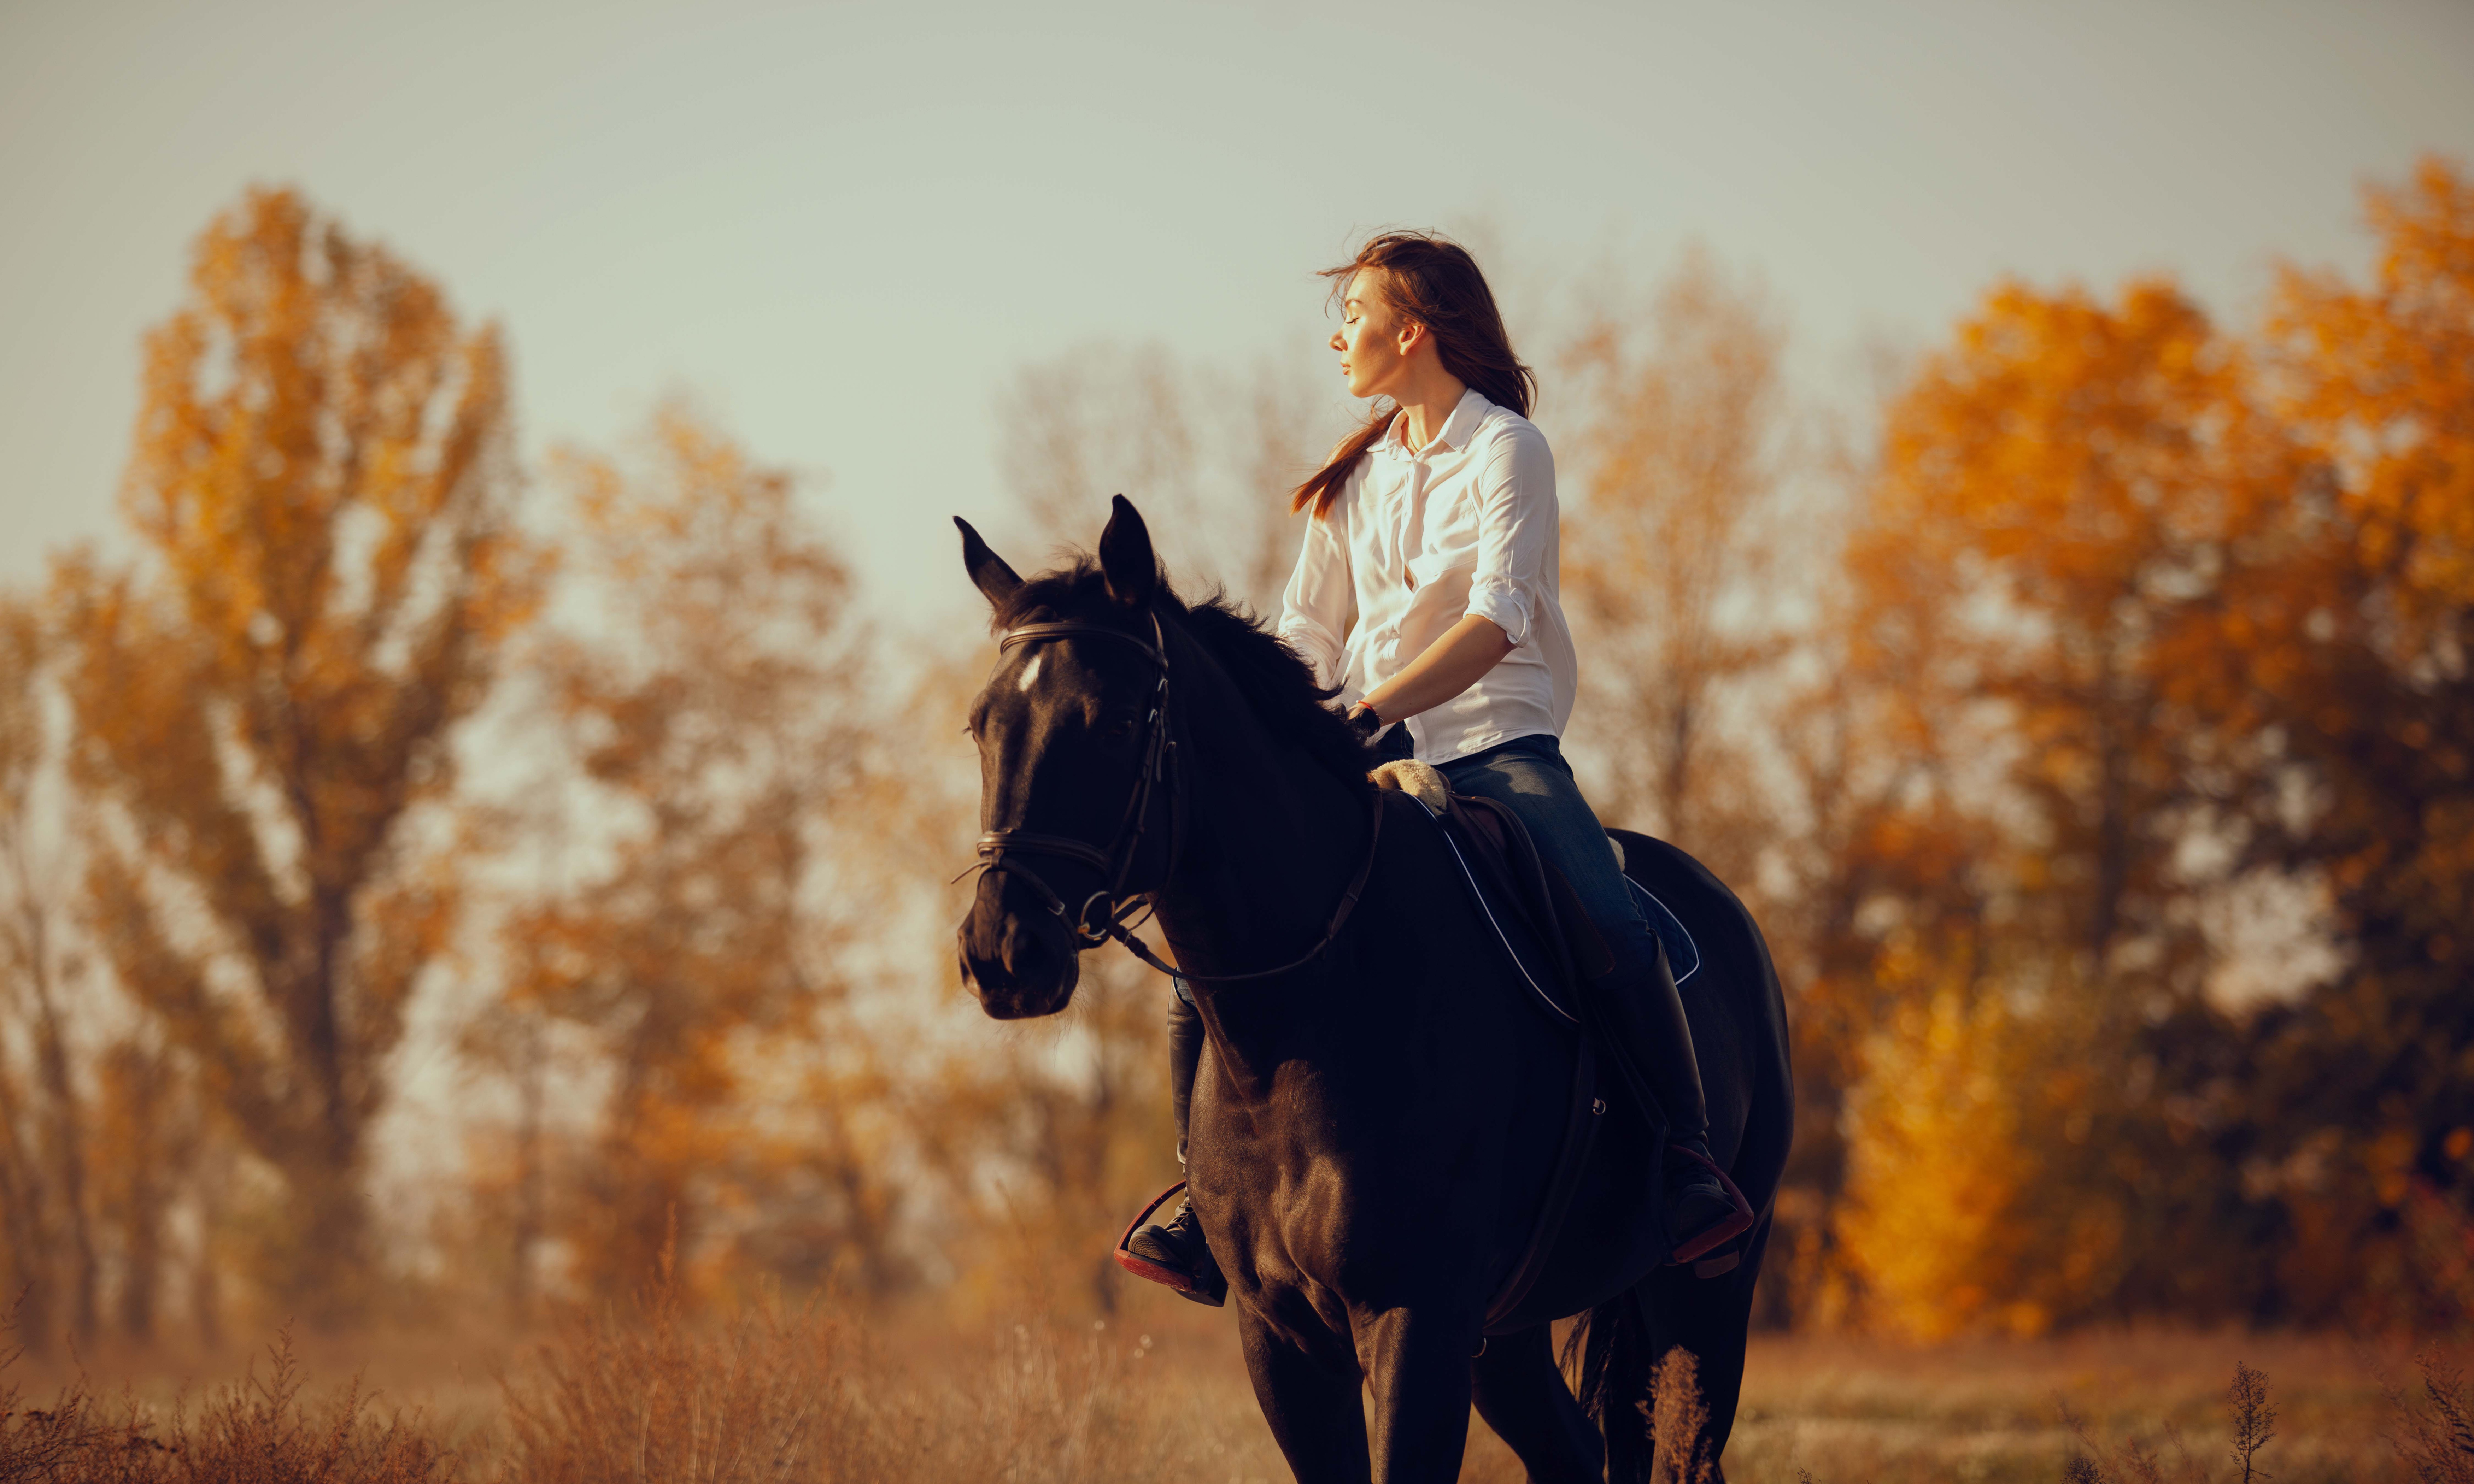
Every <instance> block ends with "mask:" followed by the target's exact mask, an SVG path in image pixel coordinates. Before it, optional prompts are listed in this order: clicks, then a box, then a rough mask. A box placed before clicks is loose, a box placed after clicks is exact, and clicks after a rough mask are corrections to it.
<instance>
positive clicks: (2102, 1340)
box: [0, 1294, 2474, 1484]
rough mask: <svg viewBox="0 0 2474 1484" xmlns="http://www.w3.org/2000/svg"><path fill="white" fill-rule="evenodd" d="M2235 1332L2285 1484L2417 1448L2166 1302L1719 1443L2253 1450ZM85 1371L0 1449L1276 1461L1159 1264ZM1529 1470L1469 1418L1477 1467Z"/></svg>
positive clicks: (908, 1472) (46, 1393)
mask: <svg viewBox="0 0 2474 1484" xmlns="http://www.w3.org/2000/svg"><path fill="white" fill-rule="evenodd" d="M2237 1361H2243V1362H2246V1363H2248V1364H2249V1365H2251V1366H2253V1367H2255V1368H2257V1369H2258V1370H2260V1371H2262V1372H2264V1373H2266V1375H2267V1377H2268V1388H2269V1400H2270V1401H2271V1402H2272V1403H2273V1405H2274V1406H2275V1407H2276V1409H2277V1410H2276V1414H2275V1418H2274V1422H2273V1428H2274V1437H2273V1439H2272V1440H2271V1441H2270V1442H2269V1443H2268V1446H2267V1447H2266V1448H2265V1449H2264V1450H2263V1451H2261V1453H2260V1454H2259V1458H2258V1462H2259V1465H2260V1466H2261V1468H2263V1469H2264V1470H2266V1471H2267V1472H2268V1473H2269V1474H2271V1475H2272V1476H2273V1477H2274V1478H2275V1479H2276V1480H2277V1481H2278V1484H2316V1481H2323V1480H2326V1481H2334V1480H2364V1481H2372V1480H2388V1479H2398V1480H2405V1479H2413V1478H2415V1477H2417V1473H2416V1472H2415V1471H2414V1470H2413V1469H2412V1468H2410V1467H2408V1466H2407V1465H2406V1464H2404V1463H2403V1462H2402V1461H2401V1460H2400V1459H2399V1456H2398V1453H2397V1450H2396V1449H2395V1448H2393V1447H2392V1446H2391V1444H2390V1442H2389V1438H2390V1437H2392V1436H2393V1437H2401V1438H2406V1439H2407V1441H2409V1442H2411V1437H2410V1431H2409V1429H2410V1426H2411V1421H2410V1420H2411V1418H2412V1417H2414V1416H2421V1417H2425V1418H2429V1417H2431V1416H2432V1413H2431V1410H2430V1406H2429V1402H2428V1400H2427V1399H2425V1398H2424V1397H2423V1394H2422V1378H2421V1376H2420V1375H2419V1373H2418V1372H2417V1370H2416V1368H2415V1364H2414V1361H2413V1355H2412V1354H2411V1353H2410V1352H2408V1351H2407V1350H2406V1349H2404V1348H2402V1347H2395V1346H2379V1345H2363V1344H2355V1343H2350V1342H2347V1341H2344V1340H2341V1339H2334V1338H2320V1337H2311V1336H2289V1335H2237V1334H2197V1333H2190V1332H2177V1331H2153V1332H2150V1331H2122V1332H2113V1333H2101V1334H2097V1333H2090V1334H2079V1335H2074V1336H2071V1337H2067V1338H2062V1339H2055V1340H2045V1341H1981V1342H1972V1343H1967V1344H1958V1345H1951V1346H1946V1347H1940V1348H1933V1349H1908V1348H1901V1347H1894V1346H1886V1345H1880V1344H1875V1343H1871V1342H1865V1341H1858V1340H1852V1339H1820V1338H1801V1337H1790V1336H1781V1337H1766V1338H1763V1339H1761V1340H1759V1341H1758V1344H1757V1347H1756V1349H1755V1352H1754V1355H1753V1360H1752V1364H1751V1368H1750V1373H1749V1376H1748V1379H1747V1384H1746V1388H1745V1397H1746V1404H1745V1411H1744V1414H1743V1416H1742V1418H1741V1420H1740V1422H1739V1424H1738V1426H1737V1428H1736V1432H1735V1437H1734V1444H1733V1445H1732V1447H1731V1448H1729V1450H1728V1454H1727V1459H1726V1462H1727V1469H1728V1474H1729V1477H1731V1478H1733V1479H1734V1480H1737V1481H1739V1484H1740V1481H1752V1484H1765V1481H1778V1484H1789V1481H1796V1480H1800V1479H1805V1478H1809V1479H1810V1480H1812V1481H1814V1484H1873V1481H1892V1480H1896V1481H1901V1484H1909V1481H1913V1484H1931V1481H1939V1480H1953V1481H1956V1480H1985V1481H2006V1480H2019V1481H2026V1480H2037V1481H2062V1480H2066V1479H2067V1480H2072V1481H2074V1484H2087V1481H2097V1480H2107V1481H2110V1480H2119V1481H2122V1484H2148V1481H2197V1480H2210V1481H2214V1480H2227V1481H2232V1480H2239V1479H2241V1477H2242V1473H2241V1470H2240V1469H2239V1467H2238V1466H2237V1465H2235V1464H2234V1463H2233V1462H2232V1460H2231V1458H2230V1455H2229V1451H2228V1443H2229V1441H2230V1439H2229V1430H2228V1427H2229V1424H2228V1421H2227V1416H2226V1407H2225V1395H2226V1388H2227V1384H2228V1382H2229V1380H2230V1378H2231V1376H2232V1374H2233V1371H2234V1367H2235V1364H2236V1362H2237ZM79 1374H80V1373H79V1371H78V1370H76V1369H74V1368H72V1367H71V1366H70V1365H69V1363H68V1362H66V1361H65V1360H62V1359H60V1358H58V1357H56V1358H55V1359H54V1360H53V1361H52V1362H51V1363H50V1364H48V1365H37V1364H36V1363H34V1362H32V1361H30V1360H23V1359H21V1360H20V1361H18V1362H17V1363H16V1365H15V1366H14V1367H13V1368H12V1371H11V1373H10V1376H11V1379H12V1381H13V1382H14V1383H15V1385H16V1387H17V1389H18V1393H19V1394H18V1396H17V1397H16V1398H15V1400H12V1402H11V1403H10V1415H9V1416H8V1417H7V1419H6V1420H5V1422H0V1480H8V1481H14V1480H18V1479H28V1480H32V1479H45V1480H53V1479H57V1480H61V1481H79V1484H84V1481H101V1480H113V1481H128V1484H139V1481H144V1484H153V1481H158V1480H165V1481H168V1480H175V1479H178V1480H202V1479H212V1480H219V1481H220V1480H233V1481H249V1484H275V1481H279V1480H281V1481H289V1480H296V1479H297V1480H304V1481H305V1480H313V1479H315V1480H331V1481H334V1484H409V1481H416V1480H422V1481H427V1480H448V1479H458V1480H467V1481H491V1480H524V1481H542V1484H566V1481H574V1484H587V1481H592V1484H600V1481H610V1480H622V1479H623V1480H645V1481H663V1484H669V1481H678V1484H689V1481H695V1484H708V1481H710V1484H725V1481H729V1484H735V1481H741V1480H744V1481H749V1484H754V1481H760V1480H762V1481H772V1480H783V1481H789V1480H803V1481H805V1480H817V1481H821V1480H834V1481H842V1480H885V1481H896V1484H898V1481H910V1480H935V1481H937V1484H960V1481H976V1480H988V1481H1007V1484H1051V1481H1055V1484H1065V1481H1098V1480H1150V1479H1164V1478H1176V1479H1179V1480H1184V1481H1194V1484H1219V1481H1222V1480H1227V1481H1231V1484H1251V1481H1256V1480H1263V1481H1277V1480H1284V1479H1286V1478H1287V1477H1288V1476H1289V1475H1288V1472H1287V1470H1286V1469H1285V1467H1284V1466H1283V1465H1282V1463H1281V1462H1280V1459H1279V1456H1278V1454H1277V1452H1276V1450H1275V1449H1274V1448H1273V1447H1272V1444H1271V1440H1270V1438H1269V1436H1268V1434H1267V1432H1266V1430H1265V1428H1264V1426H1263V1424H1262V1421H1261V1419H1260V1417H1259V1416H1258V1414H1257V1413H1256V1411H1255V1408H1254V1402H1253V1398H1252V1395H1251V1393H1250V1391H1249V1388H1248V1386H1247V1383H1246V1379H1245V1376H1244V1373H1243V1370H1242V1368H1241V1367H1240V1366H1239V1364H1238V1361H1237V1357H1236V1352H1235V1344H1234V1340H1233V1336H1232V1335H1231V1334H1230V1332H1229V1325H1228V1321H1227V1318H1226V1316H1225V1315H1215V1314H1208V1313H1205V1312H1204V1311H1201V1310H1200V1309H1194V1308H1190V1307H1188V1306H1185V1305H1182V1304H1176V1303H1175V1302H1174V1301H1173V1300H1169V1299H1167V1298H1166V1297H1165V1296H1162V1297H1160V1298H1158V1299H1156V1300H1154V1299H1153V1298H1152V1296H1150V1295H1148V1294H1144V1295H1137V1296H1136V1297H1135V1298H1134V1299H1133V1300H1132V1301H1131V1302H1129V1303H1128V1304H1127V1305H1126V1308H1125V1310H1124V1311H1123V1312H1121V1313H1120V1314H1119V1315H1118V1316H1117V1317H1116V1318H1115V1319H1113V1320H1109V1321H1105V1322H1090V1321H1084V1322H1074V1323H1066V1322H1062V1321H1056V1320H1039V1319H1030V1318H1026V1319H1023V1320H1020V1321H1007V1320H997V1321H991V1322H987V1323H983V1324H979V1325H971V1326H955V1325H951V1324H944V1323H939V1324H933V1325H932V1324H928V1323H903V1322H900V1321H898V1320H891V1319H880V1320H878V1321H877V1322H875V1323H873V1324H871V1325H869V1326H867V1327H866V1328H860V1327H857V1326H855V1325H851V1324H847V1323H843V1322H841V1321H839V1320H837V1319H835V1318H834V1317H832V1316H831V1315H830V1314H827V1313H824V1312H822V1311H819V1310H813V1309H812V1310H807V1311H799V1310H795V1309H784V1310H779V1311H775V1312H770V1313H767V1312H757V1313H753V1314H749V1315H746V1316H743V1317H742V1318H741V1319H740V1320H739V1321H737V1322H736V1323H734V1324H728V1325H709V1324H694V1325H691V1324H688V1323H684V1322H680V1321H678V1320H676V1319H675V1318H674V1317H673V1316H670V1315H667V1314H665V1313H663V1312H661V1311H659V1310H658V1309H656V1310H654V1311H651V1312H648V1313H636V1314H630V1315H625V1316H618V1315H608V1314H605V1315H603V1316H600V1317H599V1318H592V1317H579V1318H577V1319H575V1320H573V1321H571V1322H570V1323H569V1324H568V1325H566V1326H565V1327H563V1328H561V1329H560V1330H559V1331H558V1332H557V1333H555V1334H552V1335H547V1336H544V1337H540V1338H537V1339H531V1340H523V1341H518V1340H512V1339H509V1338H507V1337H504V1336H496V1337H493V1336H486V1335H478V1334H449V1333H435V1332H433V1333H419V1334H410V1335H403V1336H395V1337H379V1336H361V1337H357V1338H351V1339H345V1338H337V1337H310V1336H305V1335H304V1336H302V1337H299V1338H298V1339H296V1340H295V1341H293V1342H292V1347H291V1354H290V1358H289V1360H288V1361H281V1360H279V1359H277V1358H275V1357H274V1356H273V1355H272V1354H271V1353H270V1352H260V1353H259V1354H257V1355H255V1356H254V1357H248V1356H241V1355H238V1354H228V1355H214V1356H201V1355H186V1356H182V1355H174V1354H169V1353H163V1352H106V1353H98V1354H94V1355H90V1356H87V1357H85V1361H84V1365H83V1374H84V1375H85V1376H86V1377H87V1378H88V1379H87V1389H86V1391H85V1398H84V1400H83V1402H82V1403H81V1401H80V1400H79V1397H78V1394H77V1392H76V1380H75V1378H76V1376H78V1375H79ZM2384 1375H2385V1376H2386V1378H2387V1381H2388V1382H2389V1383H2394V1384H2397V1385H2408V1384H2410V1385H2411V1387H2412V1398H2413V1400H2414V1401H2415V1402H2416V1403H2417V1405H2418V1408H2419V1410H2416V1411H2409V1412H2400V1411H2399V1410H2397V1408H2396V1406H2395V1404H2394V1403H2392V1402H2391V1401H2390V1400H2389V1397H2388V1396H2387V1394H2386V1393H2385V1392H2384V1389H2383V1386H2384V1382H2383V1376H2384ZM355 1376H357V1377H358V1391H357V1392H355V1391H354V1390H353V1378H354V1377H355ZM63 1387H67V1388H69V1391H68V1396H67V1405H66V1406H63V1405H62V1404H61V1400H62V1388H63ZM296 1388H297V1389H296ZM2074 1419H2075V1422H2076V1430H2075V1431H2074V1427H2073V1425H2072V1423H2073V1420H2074ZM2442 1421H2443V1423H2444V1421H2445V1420H2444V1419H2443V1420H2442ZM2435 1436H2438V1435H2435ZM2440 1441H2442V1443H2443V1445H2444V1447H2443V1452H2445V1453H2449V1454H2451V1455H2452V1456H2449V1457H2445V1458H2443V1459H2442V1460H2441V1461H2440V1464H2439V1466H2438V1468H2437V1469H2436V1470H2435V1472H2423V1473H2421V1474H2420V1475H2419V1476H2420V1477H2422V1478H2428V1479H2437V1480H2452V1481H2453V1480H2461V1479H2474V1468H2469V1467H2468V1466H2469V1465H2474V1452H2467V1451H2463V1450H2462V1446H2461V1445H2458V1444H2447V1443H2446V1440H2445V1439H2444V1438H2441V1439H2440ZM2074 1455H2075V1456H2077V1457H2079V1458H2082V1459H2084V1460H2085V1461H2084V1462H2080V1463H2074V1462H2073V1460H2074ZM2451 1470H2453V1471H2454V1472H2450V1471H2451ZM1521 1477H1522V1475H1521V1472H1520V1470H1519V1468H1518V1466H1517V1464H1516V1462H1515V1461H1514V1460H1513V1459H1512V1457H1511V1455H1510V1453H1509V1452H1508V1451H1507V1450H1506V1449H1505V1448H1503V1447H1502V1445H1500V1444H1499V1443H1497V1442H1496V1441H1495V1440H1494V1438H1493V1437H1492V1435H1491V1434H1489V1433H1488V1432H1487V1431H1486V1430H1485V1428H1484V1426H1483V1425H1482V1424H1472V1429H1471V1439H1470V1448H1469V1454H1468V1463H1467V1468H1466V1470H1465V1472H1464V1473H1463V1478H1464V1479H1465V1480H1467V1481H1471V1484H1478V1481H1484V1484H1512V1481H1516V1480H1518V1479H1520V1478H1521Z"/></svg>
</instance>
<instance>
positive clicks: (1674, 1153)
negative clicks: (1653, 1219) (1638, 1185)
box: [1666, 1144, 1753, 1263]
mask: <svg viewBox="0 0 2474 1484" xmlns="http://www.w3.org/2000/svg"><path fill="white" fill-rule="evenodd" d="M1666 1154H1667V1159H1666V1230H1667V1231H1669V1232H1671V1233H1675V1251H1674V1253H1673V1254H1672V1255H1670V1256H1669V1257H1667V1259H1666V1260H1667V1261H1668V1262H1669V1263H1683V1262H1691V1261H1694V1260H1696V1259H1698V1258H1700V1257H1706V1256H1708V1254H1709V1253H1710V1250H1711V1249H1712V1248H1715V1247H1718V1246H1720V1245H1721V1244H1723V1243H1727V1242H1731V1241H1734V1239H1735V1238H1736V1237H1738V1236H1741V1235H1743V1234H1744V1233H1746V1232H1749V1231H1751V1230H1752V1226H1753V1208H1752V1206H1751V1205H1750V1204H1749V1203H1748V1202H1746V1201H1745V1199H1744V1196H1743V1192H1742V1191H1740V1190H1737V1189H1736V1188H1735V1183H1734V1181H1732V1180H1729V1179H1728V1178H1727V1176H1726V1172H1725V1171H1723V1170H1721V1169H1719V1168H1718V1165H1717V1163H1716V1161H1712V1160H1711V1159H1710V1157H1709V1156H1708V1155H1707V1154H1706V1153H1703V1152H1702V1151H1701V1150H1698V1149H1695V1148H1692V1147H1691V1146H1689V1145H1686V1144H1669V1145H1667V1146H1666Z"/></svg>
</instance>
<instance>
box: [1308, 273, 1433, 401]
mask: <svg viewBox="0 0 2474 1484" xmlns="http://www.w3.org/2000/svg"><path fill="white" fill-rule="evenodd" d="M1424 330H1425V327H1424V326H1423V325H1419V324H1411V323H1403V322H1402V321H1401V319H1400V316H1399V314H1398V312H1397V311H1395V309H1394V308H1393V307H1392V302H1391V300H1390V299H1385V298H1384V297H1383V275H1382V272H1381V271H1380V270H1379V269H1373V268H1364V269H1360V270H1358V274H1357V276H1356V277H1354V278H1352V279H1350V280H1349V282H1348V292H1347V294H1346V296H1345V297H1344V298H1343V299H1342V301H1341V306H1340V328H1339V329H1337V330H1334V331H1333V332H1332V336H1331V347H1332V348H1333V349H1334V350H1337V351H1339V352H1340V373H1341V374H1342V375H1343V376H1345V377H1346V378H1347V379H1348V395H1351V396H1381V395H1384V394H1385V393H1387V392H1390V391H1392V390H1393V388H1394V385H1395V383H1396V382H1398V381H1399V380H1400V376H1401V372H1402V371H1406V370H1407V369H1408V365H1409V352H1410V350H1411V349H1412V348H1413V347H1415V346H1416V345H1417V344H1418V342H1419V340H1420V339H1422V338H1423V335H1424Z"/></svg>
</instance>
